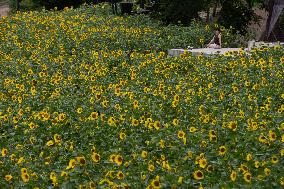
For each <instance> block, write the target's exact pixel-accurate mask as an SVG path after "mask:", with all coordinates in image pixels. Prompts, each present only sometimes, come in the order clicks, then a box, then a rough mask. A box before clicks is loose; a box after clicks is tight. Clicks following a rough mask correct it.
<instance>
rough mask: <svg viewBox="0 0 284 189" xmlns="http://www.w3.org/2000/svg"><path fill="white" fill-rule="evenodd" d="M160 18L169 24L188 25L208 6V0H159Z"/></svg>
mask: <svg viewBox="0 0 284 189" xmlns="http://www.w3.org/2000/svg"><path fill="white" fill-rule="evenodd" d="M158 4H159V7H158V11H159V12H160V18H161V19H162V20H163V21H164V22H165V23H167V24H169V23H175V24H184V25H188V24H189V23H190V22H191V20H192V19H193V18H197V17H198V12H199V11H201V10H203V9H204V7H205V6H206V0H198V1H196V0H187V1H184V0H174V1H172V0H159V1H158Z"/></svg>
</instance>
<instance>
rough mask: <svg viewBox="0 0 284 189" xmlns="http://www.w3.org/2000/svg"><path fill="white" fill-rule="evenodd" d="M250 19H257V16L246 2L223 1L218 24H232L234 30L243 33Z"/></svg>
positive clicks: (240, 0) (237, 0) (236, 0)
mask: <svg viewBox="0 0 284 189" xmlns="http://www.w3.org/2000/svg"><path fill="white" fill-rule="evenodd" d="M251 21H257V16H256V14H255V13H254V11H253V9H252V7H251V6H249V5H248V3H246V2H244V1H243V0H234V1H231V0H225V1H224V2H223V4H222V9H221V12H220V20H219V22H220V24H222V25H223V26H225V27H227V28H229V27H231V26H232V27H233V28H234V31H239V32H240V33H241V34H245V33H246V32H247V28H248V26H249V23H250V22H251Z"/></svg>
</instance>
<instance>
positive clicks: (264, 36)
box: [259, 0, 274, 41]
mask: <svg viewBox="0 0 284 189" xmlns="http://www.w3.org/2000/svg"><path fill="white" fill-rule="evenodd" d="M273 6H274V0H269V2H268V7H267V10H268V18H267V21H266V27H265V31H264V32H263V33H262V35H261V37H260V39H259V40H260V41H268V39H269V36H268V30H269V27H270V21H271V17H272V12H273Z"/></svg>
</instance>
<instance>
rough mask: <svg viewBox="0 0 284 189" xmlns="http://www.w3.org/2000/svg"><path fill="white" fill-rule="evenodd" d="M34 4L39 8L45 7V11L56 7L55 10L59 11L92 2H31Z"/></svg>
mask: <svg viewBox="0 0 284 189" xmlns="http://www.w3.org/2000/svg"><path fill="white" fill-rule="evenodd" d="M33 1H34V2H35V3H37V4H39V5H40V6H45V8H46V9H52V8H54V7H57V9H59V10H61V9H63V8H64V7H70V6H73V7H78V6H80V5H81V4H83V3H91V2H93V1H92V0H68V1H66V0H33Z"/></svg>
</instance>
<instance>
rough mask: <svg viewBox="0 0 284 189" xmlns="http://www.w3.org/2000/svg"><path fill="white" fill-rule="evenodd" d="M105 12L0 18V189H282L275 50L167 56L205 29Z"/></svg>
mask: <svg viewBox="0 0 284 189" xmlns="http://www.w3.org/2000/svg"><path fill="white" fill-rule="evenodd" d="M104 6H106V5H99V6H96V7H90V6H85V7H81V8H79V9H75V10H72V9H68V8H66V9H65V10H63V11H60V12H57V11H41V12H23V13H20V12H19V13H17V14H15V15H11V16H10V17H4V18H2V19H0V150H1V154H0V188H32V189H36V188H135V189H136V188H149V189H150V188H153V189H156V188H281V187H283V185H284V176H283V172H284V170H283V164H284V160H283V155H284V147H283V142H284V132H283V131H284V116H283V111H284V91H283V86H284V82H283V81H284V80H283V65H284V49H283V47H280V46H276V47H275V48H259V49H255V50H254V51H252V52H250V54H246V53H244V52H243V51H242V50H241V51H240V52H239V53H238V54H230V53H228V54H225V55H222V56H221V55H220V56H212V57H204V56H197V57H194V56H191V55H190V53H185V54H183V55H181V57H179V58H176V57H175V58H173V57H167V55H166V53H165V52H164V50H165V49H166V48H170V47H171V46H174V45H177V44H180V45H182V44H181V43H186V40H188V41H189V42H191V44H193V45H196V46H198V45H200V44H199V43H200V42H203V43H204V41H202V40H198V41H194V40H195V39H196V38H197V39H202V36H203V37H204V38H205V37H206V38H205V39H207V36H210V32H211V31H209V30H210V29H208V28H207V29H206V28H205V29H204V30H203V31H204V32H206V31H207V30H208V33H202V32H201V34H200V33H199V34H196V36H197V37H196V36H194V37H192V36H188V35H185V34H181V36H186V37H187V38H186V39H177V38H178V36H177V35H176V34H175V33H174V32H171V31H169V29H163V28H160V26H158V25H157V26H155V25H151V26H150V25H149V24H147V22H150V19H149V18H148V17H147V16H129V17H127V16H125V17H119V16H112V15H109V12H110V11H109V7H104ZM180 30H182V29H180ZM180 30H179V31H180ZM196 30H197V29H196ZM196 30H194V31H196ZM200 30H201V29H200ZM189 32H193V31H189ZM176 39H177V40H176ZM179 40H180V41H181V43H179Z"/></svg>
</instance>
